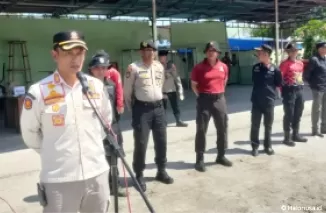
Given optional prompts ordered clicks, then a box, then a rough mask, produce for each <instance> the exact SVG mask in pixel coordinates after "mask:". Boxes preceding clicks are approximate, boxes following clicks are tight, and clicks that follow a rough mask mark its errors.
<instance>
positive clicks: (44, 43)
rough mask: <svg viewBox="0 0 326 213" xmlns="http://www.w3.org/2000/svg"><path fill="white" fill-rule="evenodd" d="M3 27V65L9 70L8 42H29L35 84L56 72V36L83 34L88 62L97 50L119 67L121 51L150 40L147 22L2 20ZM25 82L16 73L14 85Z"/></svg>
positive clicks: (0, 51)
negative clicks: (69, 31) (65, 32)
mask: <svg viewBox="0 0 326 213" xmlns="http://www.w3.org/2000/svg"><path fill="white" fill-rule="evenodd" d="M0 26H1V33H0V64H1V65H2V64H3V63H6V66H7V68H8V54H9V49H8V48H9V47H8V41H9V40H24V41H27V49H28V54H29V60H30V65H31V69H32V81H33V82H35V81H38V80H40V79H41V78H43V77H44V76H46V75H47V73H46V72H44V71H53V70H54V69H55V64H54V62H53V60H52V58H51V55H50V50H51V48H52V37H53V35H54V33H56V32H59V31H64V30H79V31H82V32H83V33H84V35H85V38H86V41H87V43H88V47H89V52H88V55H87V60H88V59H89V58H90V57H91V56H92V54H93V53H94V52H95V51H96V50H98V49H105V50H106V51H108V52H109V53H110V56H111V61H117V62H118V63H120V61H121V50H123V49H136V48H139V42H140V41H141V40H144V39H148V38H149V36H150V34H149V28H148V23H146V22H121V21H94V20H58V19H41V20H38V19H19V18H10V19H9V18H1V19H0ZM15 51H16V54H15V56H16V57H15V58H16V59H15V60H16V68H22V57H21V53H20V48H18V47H17V48H15ZM42 71H43V72H42ZM22 80H23V79H22V75H21V73H16V74H15V84H21V83H23V81H22ZM6 81H7V79H6Z"/></svg>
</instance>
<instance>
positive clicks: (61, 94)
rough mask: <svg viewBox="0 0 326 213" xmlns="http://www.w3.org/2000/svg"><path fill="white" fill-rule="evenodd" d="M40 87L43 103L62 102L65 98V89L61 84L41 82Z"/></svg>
mask: <svg viewBox="0 0 326 213" xmlns="http://www.w3.org/2000/svg"><path fill="white" fill-rule="evenodd" d="M40 89H41V94H42V97H43V100H44V103H45V105H51V104H55V103H58V102H64V100H65V91H64V89H63V86H62V84H53V83H47V84H42V85H40Z"/></svg>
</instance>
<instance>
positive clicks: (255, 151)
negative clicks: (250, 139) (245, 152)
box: [251, 148, 259, 157]
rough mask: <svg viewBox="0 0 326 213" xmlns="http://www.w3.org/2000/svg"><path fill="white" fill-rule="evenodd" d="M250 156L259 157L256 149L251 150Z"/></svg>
mask: <svg viewBox="0 0 326 213" xmlns="http://www.w3.org/2000/svg"><path fill="white" fill-rule="evenodd" d="M251 154H252V156H254V157H257V156H258V155H259V152H258V148H253V149H252V151H251Z"/></svg>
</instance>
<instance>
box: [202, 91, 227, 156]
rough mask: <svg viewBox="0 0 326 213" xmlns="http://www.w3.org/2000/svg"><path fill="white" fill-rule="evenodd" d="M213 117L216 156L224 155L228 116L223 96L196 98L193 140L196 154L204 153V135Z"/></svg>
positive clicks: (206, 95) (214, 95) (203, 95)
mask: <svg viewBox="0 0 326 213" xmlns="http://www.w3.org/2000/svg"><path fill="white" fill-rule="evenodd" d="M211 117H213V119H214V124H215V127H216V132H217V141H216V144H217V149H218V155H219V156H221V157H222V156H224V155H225V148H226V146H227V143H228V141H227V126H228V115H227V109H226V101H225V97H224V94H223V93H222V94H199V96H198V98H197V117H196V124H197V131H196V138H195V151H196V153H204V152H205V151H206V133H207V128H208V124H209V121H210V119H211Z"/></svg>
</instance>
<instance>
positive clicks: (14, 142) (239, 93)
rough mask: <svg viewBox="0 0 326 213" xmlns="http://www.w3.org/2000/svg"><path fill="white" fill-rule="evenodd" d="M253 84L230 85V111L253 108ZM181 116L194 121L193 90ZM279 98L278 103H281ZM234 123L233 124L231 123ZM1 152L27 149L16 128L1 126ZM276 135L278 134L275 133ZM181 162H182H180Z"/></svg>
mask: <svg viewBox="0 0 326 213" xmlns="http://www.w3.org/2000/svg"><path fill="white" fill-rule="evenodd" d="M251 90H252V86H250V85H248V86H238V85H232V86H228V87H227V90H226V99H227V104H228V113H229V114H232V113H237V112H244V111H248V110H250V108H251V102H250V95H251ZM305 97H306V100H311V94H310V89H309V88H305ZM179 103H180V109H181V117H182V119H183V121H185V122H187V121H193V120H195V116H196V97H195V95H194V94H193V92H191V91H189V90H187V91H185V100H184V101H180V102H179ZM280 104H281V101H280V100H278V101H277V102H276V105H280ZM167 121H168V127H171V126H175V119H174V116H173V113H172V111H171V107H170V106H168V109H167ZM231 125H232V124H231ZM120 126H121V129H122V131H127V130H131V113H130V112H128V111H127V110H126V112H125V113H124V114H123V115H122V116H121V121H120ZM0 132H1V134H0V153H5V152H11V151H15V150H20V149H25V148H26V146H25V145H24V144H23V143H22V140H21V137H20V134H18V133H16V132H15V131H14V130H9V129H4V128H3V127H1V126H0ZM274 136H276V135H274ZM179 164H180V163H179Z"/></svg>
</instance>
